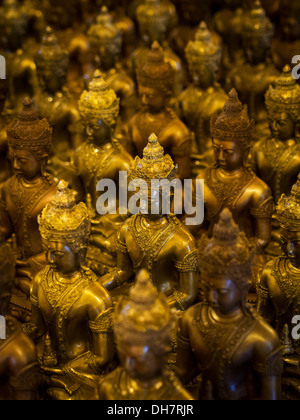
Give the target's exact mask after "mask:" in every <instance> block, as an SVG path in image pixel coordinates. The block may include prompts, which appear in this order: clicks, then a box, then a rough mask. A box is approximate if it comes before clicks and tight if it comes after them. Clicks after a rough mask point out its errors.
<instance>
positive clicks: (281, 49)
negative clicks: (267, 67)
mask: <svg viewBox="0 0 300 420" xmlns="http://www.w3.org/2000/svg"><path fill="white" fill-rule="evenodd" d="M278 16H279V22H278V25H277V33H276V35H275V37H274V40H273V43H272V48H271V53H272V59H273V62H274V64H275V65H276V67H277V68H278V70H279V71H281V70H282V69H283V67H284V66H285V65H287V64H291V62H292V58H293V57H294V56H296V55H299V51H300V4H299V1H298V0H280V2H279V12H278ZM295 64H296V63H295Z"/></svg>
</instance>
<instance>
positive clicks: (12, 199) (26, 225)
mask: <svg viewBox="0 0 300 420" xmlns="http://www.w3.org/2000/svg"><path fill="white" fill-rule="evenodd" d="M51 138H52V130H51V127H50V126H49V124H48V122H47V120H46V119H42V120H41V119H39V116H38V114H37V112H36V110H35V109H34V107H33V103H32V101H31V100H30V99H29V98H26V99H25V100H24V103H23V109H22V111H21V112H20V113H19V115H18V118H16V119H14V120H13V121H12V122H11V123H10V125H9V126H8V129H7V140H8V146H9V157H10V159H11V162H12V167H13V170H14V173H15V174H14V175H13V176H12V177H10V178H9V179H8V180H7V181H6V182H5V183H4V185H3V187H2V190H1V201H0V231H1V233H2V234H3V236H4V238H5V240H8V239H10V238H11V237H12V235H13V234H14V235H15V238H16V244H17V247H18V249H19V259H18V261H17V269H16V279H15V286H16V288H17V289H19V290H20V291H22V293H24V294H25V295H27V296H29V293H30V285H31V281H32V279H33V277H34V276H35V275H36V273H37V272H39V271H40V270H41V269H42V268H43V267H44V266H45V265H46V257H45V255H44V253H43V247H42V240H41V236H40V232H39V229H38V222H37V216H38V214H39V213H40V212H41V211H42V209H43V208H44V207H45V205H46V204H47V203H48V202H49V201H50V200H51V199H52V197H53V195H54V194H55V192H56V187H57V185H56V183H55V182H54V180H53V179H52V177H51V176H50V175H49V174H48V173H47V172H46V167H47V160H48V156H49V153H50V150H51ZM16 293H17V294H16V295H15V292H14V293H13V297H12V302H13V303H14V304H16V305H18V302H19V299H21V296H19V292H18V291H16ZM24 307H27V309H28V310H29V312H30V305H29V307H28V305H27V303H26V302H25V301H23V300H22V299H21V303H20V308H24Z"/></svg>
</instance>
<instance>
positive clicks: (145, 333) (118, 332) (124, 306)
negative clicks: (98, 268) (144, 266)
mask: <svg viewBox="0 0 300 420" xmlns="http://www.w3.org/2000/svg"><path fill="white" fill-rule="evenodd" d="M174 322H175V315H174V312H173V311H172V310H171V309H170V306H169V304H168V301H167V299H166V297H165V295H164V294H162V293H158V291H157V289H156V287H155V286H154V285H153V284H152V282H151V280H150V276H149V274H148V272H147V271H146V270H141V271H140V272H139V273H138V274H137V276H136V283H135V285H134V286H133V287H132V288H131V290H130V295H129V299H123V300H121V301H120V302H119V304H118V305H117V307H116V310H115V316H114V330H115V336H116V340H117V343H119V344H120V343H127V344H128V345H133V346H134V345H148V346H150V347H151V349H154V350H156V351H158V352H160V351H161V352H165V351H166V349H167V348H168V346H169V345H170V340H171V334H172V330H173V329H174V325H175V324H174Z"/></svg>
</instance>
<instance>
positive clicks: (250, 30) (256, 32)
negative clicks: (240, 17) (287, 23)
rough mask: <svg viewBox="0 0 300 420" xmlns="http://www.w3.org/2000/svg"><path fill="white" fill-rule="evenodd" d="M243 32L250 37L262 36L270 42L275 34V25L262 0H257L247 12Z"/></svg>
mask: <svg viewBox="0 0 300 420" xmlns="http://www.w3.org/2000/svg"><path fill="white" fill-rule="evenodd" d="M242 33H243V35H244V36H246V37H250V38H262V39H264V40H266V41H268V42H271V41H272V38H273V36H274V25H273V24H272V22H271V21H270V19H269V18H268V17H267V15H266V12H265V10H264V8H263V7H262V4H261V1H260V0H255V2H254V5H253V7H252V8H251V9H250V11H249V12H248V13H246V15H245V18H244V21H243V26H242Z"/></svg>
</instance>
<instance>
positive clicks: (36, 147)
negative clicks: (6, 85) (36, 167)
mask: <svg viewBox="0 0 300 420" xmlns="http://www.w3.org/2000/svg"><path fill="white" fill-rule="evenodd" d="M7 141H8V145H9V147H11V148H12V149H15V150H28V151H30V152H32V153H33V154H34V155H35V156H36V157H37V158H38V159H41V158H43V157H45V156H48V155H49V153H50V151H51V142H52V128H51V127H50V125H49V123H48V121H47V120H46V119H45V118H43V119H40V118H39V115H38V113H37V110H36V109H35V108H34V106H33V102H32V101H31V99H30V98H28V97H27V98H25V99H24V101H23V109H22V111H21V112H19V114H18V117H17V118H16V119H14V120H13V121H12V122H11V124H10V125H9V126H8V129H7Z"/></svg>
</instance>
